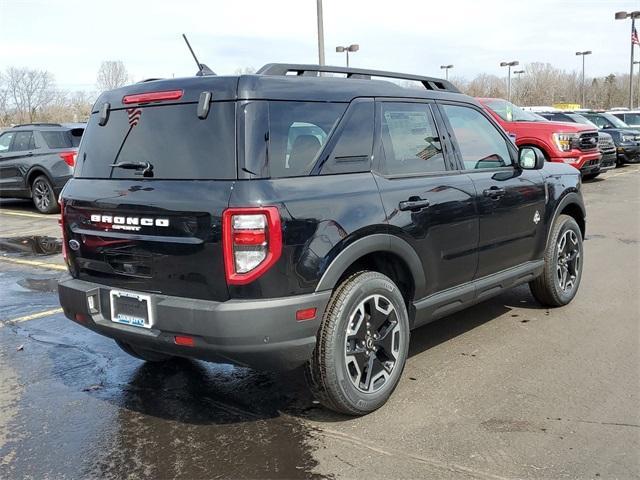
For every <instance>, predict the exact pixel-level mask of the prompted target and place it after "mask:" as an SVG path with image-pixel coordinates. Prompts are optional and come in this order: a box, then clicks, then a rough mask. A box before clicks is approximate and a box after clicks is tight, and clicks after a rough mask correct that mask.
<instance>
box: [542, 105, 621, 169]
mask: <svg viewBox="0 0 640 480" xmlns="http://www.w3.org/2000/svg"><path fill="white" fill-rule="evenodd" d="M536 113H537V114H538V115H540V116H541V117H543V118H546V119H547V120H551V121H553V122H568V123H580V124H582V125H589V126H590V127H596V128H599V127H598V126H597V125H596V124H595V123H593V122H592V121H591V120H589V119H588V118H586V117H583V116H582V115H581V114H579V113H576V112H571V111H563V112H558V111H553V112H536ZM598 149H599V150H600V153H602V158H601V159H600V165H599V167H598V170H596V171H595V172H594V173H587V174H584V175H583V178H584V179H586V180H587V179H590V178H596V177H597V176H598V175H600V174H601V173H602V172H605V171H607V170H611V169H612V168H616V164H617V161H616V159H617V152H616V144H615V142H614V141H613V137H612V136H611V135H609V134H608V133H605V132H603V131H602V130H600V131H599V132H598Z"/></svg>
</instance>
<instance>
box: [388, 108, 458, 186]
mask: <svg viewBox="0 0 640 480" xmlns="http://www.w3.org/2000/svg"><path fill="white" fill-rule="evenodd" d="M380 121H381V126H380V127H381V128H380V132H381V135H382V145H383V147H384V164H383V166H382V171H383V173H385V174H387V175H411V174H419V173H430V172H442V171H444V170H446V169H447V167H446V164H445V160H444V155H443V153H442V144H441V143H440V137H439V136H438V131H437V130H436V126H435V122H434V120H433V115H432V113H431V109H430V107H429V105H427V104H425V103H387V102H383V103H381V115H380Z"/></svg>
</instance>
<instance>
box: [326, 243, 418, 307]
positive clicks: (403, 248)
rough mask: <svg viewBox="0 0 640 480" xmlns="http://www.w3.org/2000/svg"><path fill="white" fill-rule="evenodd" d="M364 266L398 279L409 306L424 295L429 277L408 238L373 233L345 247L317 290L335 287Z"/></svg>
mask: <svg viewBox="0 0 640 480" xmlns="http://www.w3.org/2000/svg"><path fill="white" fill-rule="evenodd" d="M361 269H362V270H374V271H378V272H380V273H383V274H385V275H387V276H388V277H390V278H391V279H392V280H394V282H396V284H397V285H398V288H400V290H401V291H402V293H403V296H404V297H405V299H406V300H407V304H408V305H409V304H410V303H411V300H413V299H415V298H422V296H424V292H425V289H426V278H425V274H424V271H423V269H422V262H421V261H420V257H419V256H418V254H417V253H416V251H415V250H414V249H413V247H412V246H411V245H409V243H407V242H406V241H405V240H403V239H401V238H399V237H396V236H394V235H389V234H374V235H369V236H367V237H364V238H361V239H359V240H356V241H355V242H353V243H351V244H350V245H348V246H347V247H345V248H344V249H343V250H342V251H341V252H340V253H338V255H337V256H336V257H335V258H334V259H333V261H332V262H331V263H330V264H329V266H328V267H327V269H326V270H325V272H324V273H323V275H322V278H321V279H320V281H319V282H318V285H317V286H316V291H324V290H333V289H334V288H335V287H336V286H337V285H338V284H339V283H340V282H341V281H342V279H343V278H345V277H346V276H348V275H350V274H351V273H354V272H355V271H357V270H361Z"/></svg>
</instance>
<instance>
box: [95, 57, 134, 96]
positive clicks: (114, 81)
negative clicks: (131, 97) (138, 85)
mask: <svg viewBox="0 0 640 480" xmlns="http://www.w3.org/2000/svg"><path fill="white" fill-rule="evenodd" d="M130 81H131V77H130V76H129V72H127V69H126V68H125V66H124V63H122V61H121V60H108V61H106V62H102V64H101V65H100V69H99V70H98V77H97V80H96V84H97V86H98V90H99V91H101V92H103V91H105V90H113V89H114V88H119V87H122V86H123V85H126V84H127V83H129V82H130Z"/></svg>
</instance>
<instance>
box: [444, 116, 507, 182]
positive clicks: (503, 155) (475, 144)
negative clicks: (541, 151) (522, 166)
mask: <svg viewBox="0 0 640 480" xmlns="http://www.w3.org/2000/svg"><path fill="white" fill-rule="evenodd" d="M442 110H443V112H444V114H445V115H446V117H447V119H448V120H449V123H450V124H451V128H452V129H453V133H454V135H455V138H456V140H457V143H458V148H459V151H460V155H461V157H462V161H463V162H464V166H465V169H467V170H473V169H476V168H498V167H506V166H510V165H511V164H512V163H513V162H512V160H511V154H510V153H509V148H508V147H507V141H506V140H505V138H504V137H503V136H502V135H501V134H500V132H499V131H498V130H497V129H496V127H494V126H493V124H492V123H491V122H490V121H489V120H487V118H486V117H485V116H484V115H482V114H481V113H480V112H478V111H477V110H475V109H473V108H469V107H462V106H457V105H442Z"/></svg>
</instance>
